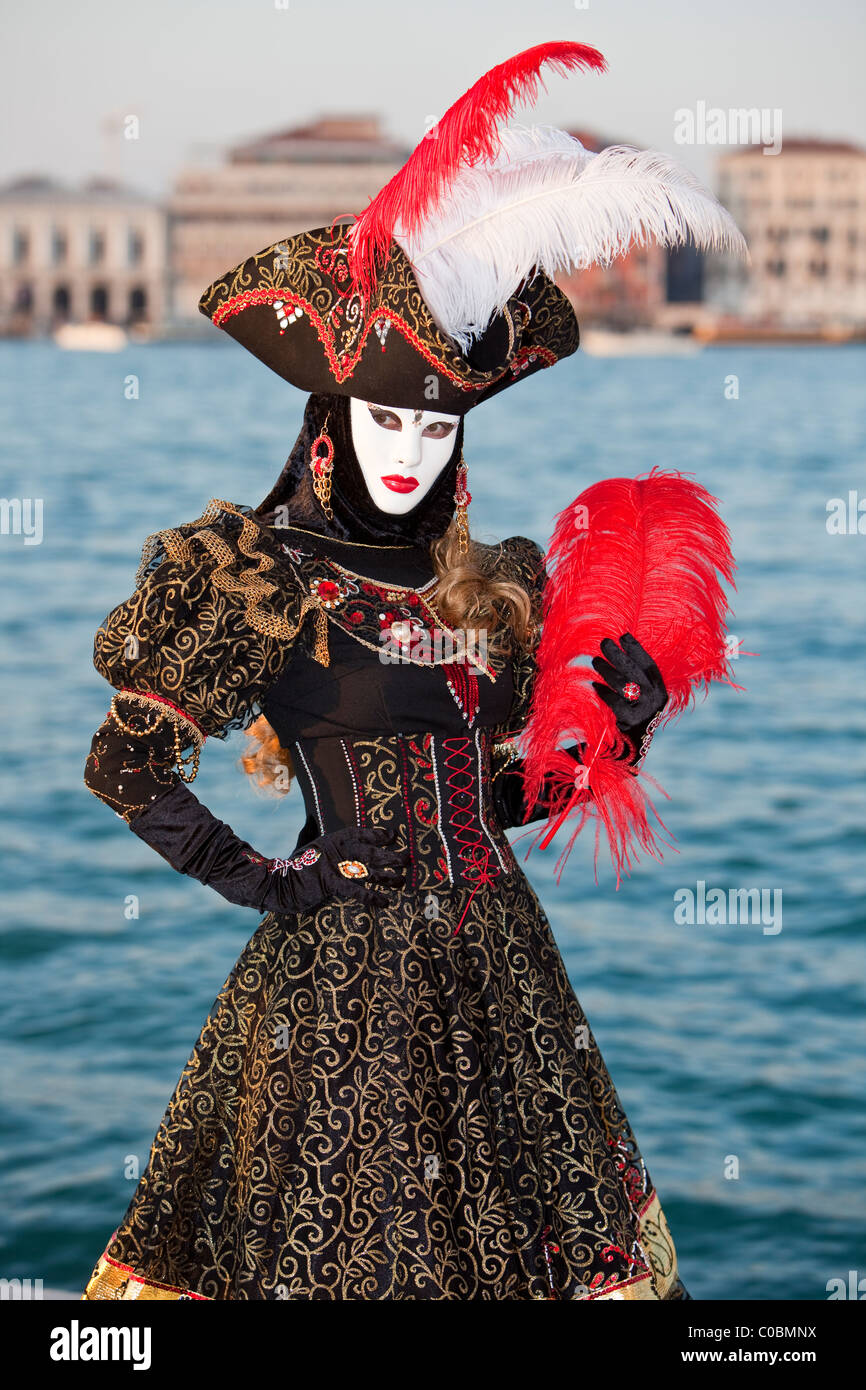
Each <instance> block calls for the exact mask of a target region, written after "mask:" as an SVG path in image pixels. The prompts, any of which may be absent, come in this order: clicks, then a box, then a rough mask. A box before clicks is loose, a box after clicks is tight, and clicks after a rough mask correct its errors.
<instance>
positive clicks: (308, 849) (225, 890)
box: [129, 782, 408, 913]
mask: <svg viewBox="0 0 866 1390" xmlns="http://www.w3.org/2000/svg"><path fill="white" fill-rule="evenodd" d="M129 828H130V830H132V831H133V832H134V834H136V835H137V836H138V837H139V839H141V840H144V842H145V844H148V845H150V846H151V848H152V849H155V850H156V851H157V853H158V854H161V855H162V857H163V859H166V860H167V861H168V863H169V864H171V866H172V868H173V869H177V870H178V872H179V873H183V874H188V875H189V876H190V877H191V878H195V879H198V881H199V883H204V884H207V886H208V887H209V888H213V889H215V890H216V892H217V893H220V894H221V895H222V897H224V898H227V899H228V901H229V902H231V903H237V904H238V905H239V906H241V907H255V908H257V909H258V911H260V912H277V913H293V912H310V911H312V910H314V909H315V908H317V907H319V906H320V905H321V904H322V903H324V902H327V901H328V900H329V899H333V898H338V899H340V900H343V899H347V898H354V899H360V900H361V901H362V902H365V903H381V902H383V901H384V900H385V894H386V893H387V892H389V891H391V890H393V889H395V888H399V887H400V886H401V885H402V883H403V879H404V877H405V870H406V866H407V864H408V851H406V850H404V851H398V850H395V849H391V848H389V841H391V840H393V838H394V834H393V831H391V830H387V829H381V828H377V829H367V828H361V827H358V826H344V827H342V828H341V829H339V830H334V831H332V832H331V834H329V835H320V836H319V838H318V839H315V840H310V841H309V842H308V843H307V844H305V845H303V846H301V847H299V848H298V849H297V850H296V851H295V852H294V853H293V854H292V855H291V856H290V857H289V858H288V859H266V858H265V857H264V856H263V855H261V854H258V853H257V852H256V851H255V850H254V849H253V848H252V847H251V846H250V845H248V844H247V843H246V842H245V841H244V840H241V839H239V838H238V836H237V835H235V833H234V831H233V830H232V828H231V826H229V825H226V824H225V823H224V822H223V821H220V820H217V818H216V816H214V815H212V814H211V812H210V811H209V810H208V809H207V807H206V806H204V805H203V804H202V802H200V801H199V799H198V797H197V796H195V795H194V794H193V793H192V792H191V791H190V790H189V789H188V788H187V787H186V786H185V785H184V784H183V783H182V782H178V784H177V785H176V786H175V787H173V788H172V789H171V791H168V792H166V793H165V794H164V795H162V796H159V797H157V799H156V800H155V801H153V802H151V804H150V805H149V806H148V808H147V809H146V810H145V811H144V812H143V813H142V815H140V816H138V817H136V818H135V819H134V820H132V821H130V822H129ZM351 861H356V862H360V863H361V864H363V865H364V867H365V868H366V870H367V873H366V875H364V876H363V877H360V878H347V877H345V876H344V875H343V874H342V873H341V872H340V869H339V867H338V865H339V864H340V863H341V862H351Z"/></svg>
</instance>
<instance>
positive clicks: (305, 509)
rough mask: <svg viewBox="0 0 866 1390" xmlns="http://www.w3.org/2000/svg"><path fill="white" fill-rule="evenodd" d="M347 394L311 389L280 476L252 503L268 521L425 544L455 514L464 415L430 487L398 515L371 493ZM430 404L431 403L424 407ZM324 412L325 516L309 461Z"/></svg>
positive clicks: (341, 536) (368, 539)
mask: <svg viewBox="0 0 866 1390" xmlns="http://www.w3.org/2000/svg"><path fill="white" fill-rule="evenodd" d="M350 401H351V397H349V396H345V395H329V394H326V393H324V392H321V393H320V392H314V393H313V394H312V395H311V396H310V397H309V398H308V400H307V404H306V408H305V410H304V421H303V424H302V426H301V431H300V434H299V435H298V438H297V440H296V441H295V444H294V447H293V448H292V452H291V453H290V454H289V457H288V459H287V460H286V463H285V466H284V467H283V470H282V472H281V473H280V476H279V477H278V478H277V480H276V482H275V483H274V486H273V487H272V488H271V490H270V492H269V493H268V495H267V497H265V498H264V500H263V501H262V502H260V503H259V505H258V507H257V508H256V512H257V514H258V516H259V517H260V518H261V519H262V520H263V521H265V522H267V524H268V525H273V526H275V527H276V528H279V526H280V525H283V526H285V525H288V524H291V523H295V524H297V525H298V526H303V527H305V528H307V529H308V530H311V531H319V532H320V533H321V534H322V535H325V536H334V537H336V538H337V539H338V540H347V541H361V542H364V543H366V544H373V545H375V544H381V545H429V543H430V542H431V541H433V540H436V539H437V537H439V536H441V535H442V534H443V532H444V531H446V530H447V529H448V525H449V523H450V521H451V519H452V517H453V515H454V509H455V502H454V492H455V489H456V486H457V465H458V463H459V462H460V455H461V452H462V447H463V419H462V417H461V419H460V422H459V424H458V426H457V429H456V430H455V432H454V448H453V450H452V452H451V457H450V458H449V460H448V462H447V464H446V465H445V467H444V468H443V469H442V472H441V473H440V474H439V476H438V478H437V479H436V481H435V482H434V483H433V486H432V487H431V488H430V490H429V492H427V493H426V494H425V496H424V497H422V498H421V500H420V502H418V504H417V506H415V507H413V508H412V509H411V511H408V512H404V513H403V514H402V515H400V516H392V515H390V514H389V513H387V512H383V511H382V510H381V509H380V508H379V507H377V506H376V505H375V503H374V502H373V499H372V498H371V496H370V494H369V492H368V490H367V485H366V483H365V482H364V475H363V473H362V472H361V466H360V464H359V462H358V458H357V455H356V453H355V448H354V445H353V443H352V428H351V420H350V415H349V410H350ZM427 408H428V409H429V404H428V407H427ZM326 418H327V421H328V425H327V432H328V434H329V435H330V437H331V439H332V440H333V443H334V460H333V471H332V473H331V510H332V511H333V513H334V517H333V520H330V521H329V520H328V518H327V517H326V515H325V513H324V511H323V509H322V506H321V504H320V503H319V501H318V498H317V497H316V495H315V493H314V492H313V487H312V478H311V474H310V468H309V462H310V451H311V449H312V445H313V440H314V439H315V438H316V436H317V435H318V434H320V433H321V430H322V427H323V425H324V423H325V419H326Z"/></svg>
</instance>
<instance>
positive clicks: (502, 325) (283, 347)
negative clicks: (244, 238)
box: [199, 222, 579, 415]
mask: <svg viewBox="0 0 866 1390" xmlns="http://www.w3.org/2000/svg"><path fill="white" fill-rule="evenodd" d="M350 226H351V222H346V223H336V224H334V225H332V226H330V227H321V228H317V229H315V230H313V231H308V232H300V233H298V234H297V235H295V236H291V237H287V238H286V239H285V240H284V241H280V242H277V243H275V244H274V245H273V246H267V247H265V249H264V250H263V251H259V252H258V254H257V255H255V256H250V257H249V259H248V260H246V261H244V262H243V264H242V265H239V266H237V267H236V268H235V269H234V270H230V271H228V272H227V273H226V274H225V275H223V276H222V277H221V279H219V280H216V281H215V282H214V283H213V284H212V285H211V286H209V288H208V289H207V290H205V292H204V294H203V295H202V297H201V299H200V301H199V308H200V310H201V312H202V313H203V314H205V315H206V316H207V317H208V318H209V319H210V320H211V322H212V323H213V324H215V325H216V326H217V327H218V328H222V329H224V330H225V332H226V333H229V334H230V335H231V336H232V337H233V338H236V339H237V341H238V342H239V343H241V344H242V345H243V346H244V347H245V348H247V349H248V350H249V351H250V352H252V353H254V354H255V356H256V357H258V358H259V359H260V360H261V361H262V362H264V363H265V365H266V366H268V367H270V368H271V369H272V371H275V372H276V373H277V375H278V376H281V377H283V378H284V379H285V380H286V381H288V382H291V384H292V385H293V386H297V387H299V388H300V389H301V390H303V391H310V392H332V393H336V394H339V395H347V396H356V397H358V398H360V399H362V400H369V401H378V402H380V403H381V404H383V405H394V406H399V407H405V408H409V409H418V410H436V409H439V410H441V411H443V413H445V414H451V415H463V414H465V413H466V411H468V410H471V409H472V407H473V406H475V405H477V404H478V403H479V401H483V400H487V399H488V397H490V396H493V395H496V394H497V392H499V391H503V390H505V388H506V387H508V386H511V385H512V384H513V383H514V382H515V381H519V380H522V379H523V378H524V377H526V376H530V375H532V373H533V372H536V371H538V370H539V369H540V368H541V367H549V366H552V364H553V363H554V362H557V361H559V359H560V358H561V357H567V356H568V355H569V354H570V353H572V352H574V351H575V350H576V349H577V345H578V341H579V333H578V325H577V319H576V317H575V313H574V310H573V308H572V306H571V303H570V301H569V300H568V298H567V297H566V295H564V294H563V293H562V291H561V290H560V289H558V288H557V286H556V285H555V284H554V283H553V281H552V280H551V279H550V278H549V277H548V276H547V275H545V274H544V273H543V272H540V271H539V272H538V273H537V274H536V275H535V276H534V277H533V278H532V279H531V280H529V281H528V282H527V283H525V284H524V285H523V286H521V287H520V289H519V290H518V291H517V292H516V293H515V294H514V295H513V296H512V298H511V299H510V300H509V301H508V303H507V304H506V305H505V306H504V308H503V309H502V310H501V311H500V312H499V313H498V314H496V315H495V316H494V318H493V319H492V320H491V322H490V323H489V325H488V327H487V328H486V330H485V331H484V333H483V334H482V335H481V336H480V337H478V338H477V339H476V340H475V341H474V342H473V343H472V344H471V347H470V348H469V349H468V351H467V352H463V351H462V350H461V349H460V347H459V346H458V345H457V343H456V342H455V341H454V339H453V338H451V337H450V336H449V335H448V334H447V333H445V332H444V331H443V330H442V329H441V328H440V327H439V325H438V324H437V323H436V321H435V319H434V318H433V315H432V313H431V311H430V309H429V308H428V306H427V303H426V301H425V299H424V296H423V295H422V293H421V290H420V288H419V286H418V281H417V279H416V277H415V273H414V271H413V269H412V266H411V265H410V263H409V260H408V258H407V256H406V254H405V252H404V251H403V250H402V249H401V247H400V246H399V245H398V243H397V242H396V241H393V240H392V241H391V246H390V254H389V256H388V259H387V261H386V263H385V265H384V267H383V268H382V270H381V272H380V274H379V277H378V282H377V285H376V288H375V291H374V292H373V295H372V296H371V297H370V298H368V299H365V298H364V297H363V296H362V295H361V293H360V292H359V290H358V288H357V285H356V284H355V282H354V281H353V278H352V275H351V272H350V268H349V255H350V245H349V240H348V230H349V227H350Z"/></svg>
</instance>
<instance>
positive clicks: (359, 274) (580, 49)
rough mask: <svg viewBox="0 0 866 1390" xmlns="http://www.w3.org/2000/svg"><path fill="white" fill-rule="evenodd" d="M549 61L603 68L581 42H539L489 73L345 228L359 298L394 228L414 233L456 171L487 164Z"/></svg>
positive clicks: (560, 67) (560, 66) (367, 291)
mask: <svg viewBox="0 0 866 1390" xmlns="http://www.w3.org/2000/svg"><path fill="white" fill-rule="evenodd" d="M545 64H548V65H549V66H550V67H551V68H553V70H554V71H555V72H558V73H560V74H561V75H563V76H565V75H567V74H568V73H569V72H571V71H572V70H573V69H574V68H593V69H595V70H596V71H597V72H604V71H605V69H606V67H607V63H606V61H605V59H604V56H603V55H602V54H601V53H599V51H598V49H597V48H591V47H590V46H589V45H588V44H585V43H570V42H554V43H539V44H536V45H535V47H534V48H526V49H524V51H523V52H522V53H517V54H515V56H514V57H513V58H508V59H507V60H506V61H505V62H504V63H499V64H498V65H497V66H496V67H495V68H491V69H490V71H489V72H486V73H485V74H484V76H483V77H479V79H478V81H477V82H476V83H474V84H473V86H471V87H470V88H469V90H468V92H465V93H464V94H463V96H462V97H459V98H458V100H457V101H455V102H454V104H453V105H452V106H449V108H448V110H447V111H446V112H445V115H444V116H443V117H442V119H441V120H439V121H437V123H436V131H435V139H433V138H429V139H424V140H422V141H421V142H420V144H418V145H417V146H416V147H415V149H414V150H413V151H412V154H411V155H410V156H409V158H408V160H407V161H406V163H405V164H404V165H403V168H402V169H400V170H399V171H398V172H397V173H396V174H395V175H394V177H393V178H392V179H390V180H389V182H388V183H386V184H385V187H384V188H383V189H382V190H381V192H379V193H377V194H376V197H375V198H373V199H372V201H371V202H370V203H369V204H368V205H367V207H366V208H365V209H364V211H363V212H362V213H361V214H360V216H359V217H358V218H357V220H356V221H355V223H354V225H353V227H352V231H351V248H352V249H351V255H350V262H351V270H352V276H353V279H354V280H355V283H356V284H357V286H358V288H359V290H360V292H361V294H362V295H363V296H364V298H365V299H369V298H370V297H371V295H372V294H373V292H374V290H375V287H376V281H377V276H378V271H379V269H380V268H381V266H382V264H383V263H384V262H385V261H386V260H387V258H388V253H389V251H390V247H391V236H392V233H393V230H394V228H395V227H396V226H397V225H398V223H399V225H400V227H401V228H402V230H403V231H404V232H405V233H407V234H410V233H412V232H415V231H417V229H418V227H419V226H420V224H421V223H422V222H423V220H424V218H425V216H426V215H427V214H428V213H429V212H430V210H431V208H433V207H435V206H436V204H437V202H438V200H439V198H440V196H441V194H442V190H443V189H445V188H447V187H448V186H449V184H450V183H451V181H452V180H453V178H454V175H455V174H456V173H457V171H458V169H461V168H464V167H465V166H466V165H473V164H477V163H478V162H479V161H480V160H484V159H493V158H494V157H495V155H496V153H497V151H498V148H499V141H498V139H497V130H498V127H499V125H500V123H501V122H502V121H504V120H505V119H506V117H508V116H509V115H510V114H511V112H512V111H513V110H514V108H515V106H517V105H518V103H519V102H521V101H532V100H534V98H535V97H536V95H537V93H538V88H539V86H543V82H542V80H541V69H542V68H543V67H544V65H545Z"/></svg>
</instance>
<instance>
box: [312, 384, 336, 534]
mask: <svg viewBox="0 0 866 1390" xmlns="http://www.w3.org/2000/svg"><path fill="white" fill-rule="evenodd" d="M329 416H330V411H329V412H328V415H326V416H325V423H324V424H323V426H322V430H321V433H320V434H318V435H317V436H316V438H315V439H314V440H313V444H312V447H311V449H310V472H311V473H312V475H313V492H314V493H315V494H316V497H317V498H318V500H319V502H320V503H321V506H322V510H323V512H324V513H325V516H326V517H327V518H328V520H329V521H333V519H334V513H333V512H332V511H331V472H332V470H333V467H334V441H333V440H332V439H331V436H330V435H329V434H328V433H327V429H328V419H329ZM322 444H324V446H325V452H324V454H320V453H319V446H320V445H322Z"/></svg>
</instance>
